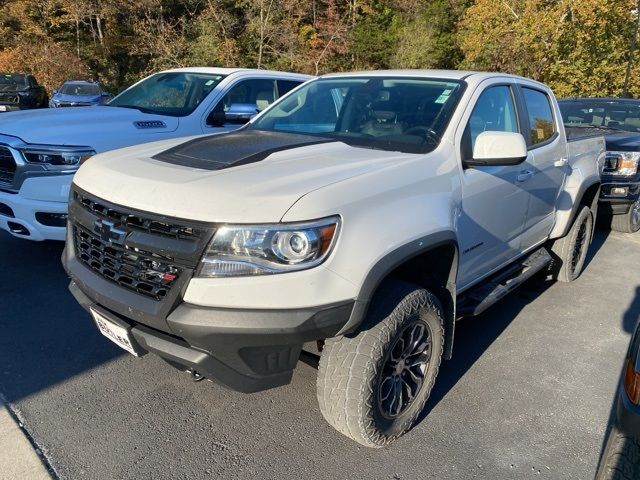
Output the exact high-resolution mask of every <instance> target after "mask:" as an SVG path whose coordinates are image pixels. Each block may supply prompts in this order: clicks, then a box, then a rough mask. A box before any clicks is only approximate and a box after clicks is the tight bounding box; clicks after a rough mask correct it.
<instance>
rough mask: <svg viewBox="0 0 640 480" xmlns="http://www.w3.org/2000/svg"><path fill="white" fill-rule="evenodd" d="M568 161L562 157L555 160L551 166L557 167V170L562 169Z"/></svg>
mask: <svg viewBox="0 0 640 480" xmlns="http://www.w3.org/2000/svg"><path fill="white" fill-rule="evenodd" d="M568 161H569V159H568V158H567V157H562V158H560V159H558V160H556V161H555V162H553V166H554V167H558V168H562V167H564V166H565V165H566V164H567V162H568Z"/></svg>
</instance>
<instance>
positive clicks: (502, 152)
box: [464, 131, 527, 167]
mask: <svg viewBox="0 0 640 480" xmlns="http://www.w3.org/2000/svg"><path fill="white" fill-rule="evenodd" d="M526 159H527V142H526V141H525V140H524V137H523V136H522V135H521V134H519V133H512V132H491V131H489V132H482V133H481V134H480V135H478V137H477V138H476V143H475V146H474V147H473V158H472V159H471V160H465V162H464V163H465V166H467V167H476V166H483V165H485V166H491V165H518V164H519V163H522V162H524V161H525V160H526Z"/></svg>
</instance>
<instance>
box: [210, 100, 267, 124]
mask: <svg viewBox="0 0 640 480" xmlns="http://www.w3.org/2000/svg"><path fill="white" fill-rule="evenodd" d="M219 105H220V106H218V105H216V107H215V108H214V109H213V110H212V111H211V113H210V114H209V116H208V117H207V125H208V126H210V127H222V126H224V125H225V124H234V125H244V124H245V123H247V122H248V121H249V120H251V119H252V118H253V117H254V116H255V115H256V114H257V113H258V110H257V108H256V106H255V104H248V103H232V104H231V105H230V106H229V109H228V110H227V111H226V112H225V111H224V110H223V108H224V107H223V106H222V103H220V104H219Z"/></svg>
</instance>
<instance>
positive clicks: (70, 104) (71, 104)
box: [58, 102, 95, 107]
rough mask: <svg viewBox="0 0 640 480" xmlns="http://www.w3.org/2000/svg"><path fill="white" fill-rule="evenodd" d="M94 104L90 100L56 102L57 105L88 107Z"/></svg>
mask: <svg viewBox="0 0 640 480" xmlns="http://www.w3.org/2000/svg"><path fill="white" fill-rule="evenodd" d="M92 105H95V104H94V103H91V102H60V103H58V107H90V106H92Z"/></svg>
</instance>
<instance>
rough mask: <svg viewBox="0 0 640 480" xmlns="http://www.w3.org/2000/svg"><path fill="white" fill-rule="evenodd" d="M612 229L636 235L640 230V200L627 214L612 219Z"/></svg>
mask: <svg viewBox="0 0 640 480" xmlns="http://www.w3.org/2000/svg"><path fill="white" fill-rule="evenodd" d="M611 229H612V230H615V231H616V232H622V233H636V232H637V231H638V230H640V199H638V200H636V201H635V202H634V203H633V204H632V205H631V208H629V211H628V212H627V213H625V214H622V215H614V216H613V217H611Z"/></svg>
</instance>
